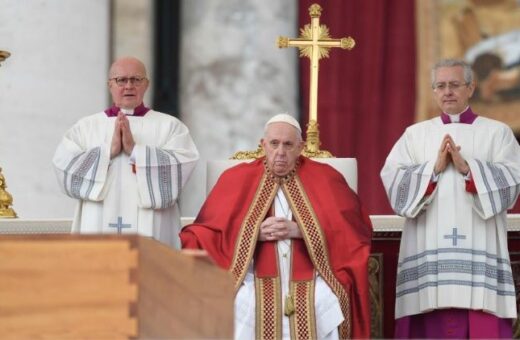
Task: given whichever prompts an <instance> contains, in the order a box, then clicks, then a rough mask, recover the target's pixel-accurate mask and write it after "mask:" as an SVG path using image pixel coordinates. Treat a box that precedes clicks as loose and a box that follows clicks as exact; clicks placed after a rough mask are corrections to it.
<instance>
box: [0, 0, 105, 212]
mask: <svg viewBox="0 0 520 340" xmlns="http://www.w3.org/2000/svg"><path fill="white" fill-rule="evenodd" d="M109 4H110V3H109V2H108V1H106V0H90V1H84V0H67V1H63V0H24V1H19V0H2V1H1V3H0V50H7V51H9V52H11V57H10V58H8V59H7V60H6V61H4V62H3V63H2V66H1V67H0V167H2V168H3V174H4V175H5V177H6V179H7V185H8V191H9V192H10V193H11V194H12V195H13V197H14V209H15V211H16V212H17V213H18V215H19V217H21V218H55V217H71V216H72V215H73V212H74V206H75V202H74V201H73V200H72V199H69V198H67V197H66V196H65V195H64V194H62V193H61V192H60V190H59V188H58V185H57V182H56V177H55V175H54V171H53V168H52V164H51V160H52V156H53V154H54V150H55V148H56V145H57V144H58V142H59V140H60V138H61V136H62V135H63V133H64V132H65V131H66V130H67V129H68V128H69V127H70V126H71V125H72V124H73V123H74V122H75V121H76V120H78V119H79V118H80V117H82V116H84V115H86V114H89V113H94V112H97V111H99V110H100V108H103V107H105V105H107V102H108V91H107V88H106V85H105V84H106V73H107V69H108V62H109V61H108V59H109V48H108V47H109V35H108V34H107V32H109V14H110V6H109Z"/></svg>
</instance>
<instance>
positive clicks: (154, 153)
mask: <svg viewBox="0 0 520 340" xmlns="http://www.w3.org/2000/svg"><path fill="white" fill-rule="evenodd" d="M115 120H116V117H107V116H106V114H105V113H104V112H100V113H97V114H94V115H91V116H88V117H85V118H83V119H81V120H80V121H78V122H77V123H76V124H75V125H74V126H73V127H72V128H71V129H70V130H69V131H67V132H66V134H65V136H64V137H63V139H62V141H61V142H60V144H59V145H58V147H57V150H56V153H55V155H54V158H53V163H54V168H55V170H56V174H57V176H58V182H59V184H60V186H61V189H62V190H63V191H64V192H65V193H66V194H67V195H68V196H70V197H72V198H76V199H78V200H79V204H78V207H77V209H76V213H75V217H74V222H73V227H72V229H73V232H80V233H125V234H126V233H138V234H140V235H144V236H150V237H153V238H155V239H157V240H159V241H161V242H163V243H165V244H167V245H169V246H171V247H175V248H179V247H180V240H179V236H178V234H179V231H180V212H179V207H178V204H177V199H178V197H179V194H180V192H181V189H182V187H183V186H184V184H185V183H186V181H187V180H188V177H189V176H190V174H191V173H192V171H193V169H194V168H195V164H196V162H197V160H198V158H199V154H198V151H197V149H196V147H195V144H194V143H193V140H192V138H191V136H190V134H189V131H188V128H187V127H186V126H185V125H184V124H183V123H182V122H181V121H180V120H178V119H177V118H175V117H172V116H169V115H166V114H164V113H161V112H157V111H153V110H150V111H148V112H147V113H146V115H144V116H143V117H133V116H128V120H129V122H130V129H131V130H132V134H133V137H134V141H135V147H134V150H133V153H132V160H130V157H129V156H128V155H126V154H125V153H124V152H121V154H119V155H118V156H116V157H115V158H114V159H112V160H110V147H111V142H112V136H113V132H114V123H115ZM130 163H133V164H134V165H132V164H130ZM133 167H135V173H134V171H133V169H132V168H133Z"/></svg>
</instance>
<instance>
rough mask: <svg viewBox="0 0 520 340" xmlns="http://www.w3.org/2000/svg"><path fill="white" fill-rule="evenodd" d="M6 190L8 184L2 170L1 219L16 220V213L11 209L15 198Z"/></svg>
mask: <svg viewBox="0 0 520 340" xmlns="http://www.w3.org/2000/svg"><path fill="white" fill-rule="evenodd" d="M5 188H7V183H6V182H5V177H4V175H3V174H2V168H0V218H16V217H17V216H16V212H15V211H14V210H13V208H11V207H10V206H11V205H12V204H13V196H12V195H11V194H10V193H8V192H7V190H5Z"/></svg>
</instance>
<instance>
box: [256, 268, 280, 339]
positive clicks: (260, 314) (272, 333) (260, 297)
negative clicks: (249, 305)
mask: <svg viewBox="0 0 520 340" xmlns="http://www.w3.org/2000/svg"><path fill="white" fill-rule="evenodd" d="M255 289H256V308H257V312H256V327H255V328H256V329H255V333H256V338H257V339H266V340H269V339H273V340H274V339H281V338H282V322H283V321H282V301H281V299H280V296H281V294H282V289H281V285H280V279H279V278H278V277H268V278H257V277H256V276H255Z"/></svg>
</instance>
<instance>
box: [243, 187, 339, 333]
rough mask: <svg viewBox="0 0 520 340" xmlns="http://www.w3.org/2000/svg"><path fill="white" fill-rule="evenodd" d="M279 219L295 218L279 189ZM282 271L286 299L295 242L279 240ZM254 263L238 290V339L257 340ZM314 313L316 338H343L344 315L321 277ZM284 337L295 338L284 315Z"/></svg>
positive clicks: (277, 213)
mask: <svg viewBox="0 0 520 340" xmlns="http://www.w3.org/2000/svg"><path fill="white" fill-rule="evenodd" d="M274 203H275V209H274V210H275V216H276V217H284V218H285V219H287V220H291V219H292V211H291V208H290V207H289V203H288V202H287V199H286V197H285V195H284V193H283V191H282V189H278V193H277V197H276V199H275V202H274ZM276 250H277V252H278V256H277V258H278V268H279V270H280V281H281V287H282V296H283V297H285V296H287V294H288V293H289V280H290V272H291V263H290V259H291V240H290V239H289V240H280V241H277V247H276ZM252 266H253V265H252V264H251V266H250V267H249V270H248V272H247V274H246V277H245V278H244V281H243V282H242V285H241V287H240V288H239V289H238V292H237V295H236V297H235V336H234V338H235V339H237V340H238V339H254V338H255V325H256V320H255V318H256V313H255V277H254V273H253V268H252ZM314 294H315V295H314V313H315V316H316V336H317V337H318V339H322V340H334V339H338V338H339V332H338V327H339V325H340V324H341V323H342V322H343V320H344V317H343V312H342V311H341V307H340V304H339V300H338V298H337V296H336V295H335V294H334V293H333V292H332V289H330V287H329V286H328V285H327V283H325V281H324V280H323V279H322V278H321V276H319V275H317V276H316V279H315V288H314ZM282 304H283V305H282V310H284V308H285V298H282ZM282 338H283V339H291V332H290V324H289V317H288V316H286V315H285V314H284V315H283V316H282Z"/></svg>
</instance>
